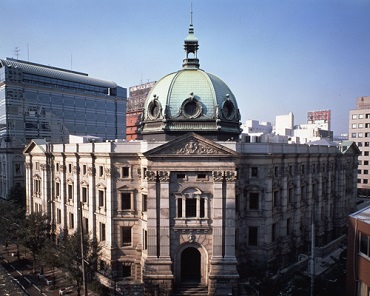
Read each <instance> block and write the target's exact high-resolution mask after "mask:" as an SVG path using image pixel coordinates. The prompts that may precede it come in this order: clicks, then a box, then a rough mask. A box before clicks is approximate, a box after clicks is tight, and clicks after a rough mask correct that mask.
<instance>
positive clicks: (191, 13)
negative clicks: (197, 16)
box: [190, 2, 193, 26]
mask: <svg viewBox="0 0 370 296" xmlns="http://www.w3.org/2000/svg"><path fill="white" fill-rule="evenodd" d="M192 25H193V2H190V26H192Z"/></svg>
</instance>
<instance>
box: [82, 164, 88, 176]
mask: <svg viewBox="0 0 370 296" xmlns="http://www.w3.org/2000/svg"><path fill="white" fill-rule="evenodd" d="M86 173H87V167H86V164H84V165H83V166H82V174H83V175H86Z"/></svg>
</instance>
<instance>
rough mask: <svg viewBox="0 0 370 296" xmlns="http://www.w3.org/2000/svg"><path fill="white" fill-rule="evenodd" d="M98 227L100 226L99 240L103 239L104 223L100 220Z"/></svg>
mask: <svg viewBox="0 0 370 296" xmlns="http://www.w3.org/2000/svg"><path fill="white" fill-rule="evenodd" d="M99 228H100V241H105V224H104V223H101V222H100V223H99Z"/></svg>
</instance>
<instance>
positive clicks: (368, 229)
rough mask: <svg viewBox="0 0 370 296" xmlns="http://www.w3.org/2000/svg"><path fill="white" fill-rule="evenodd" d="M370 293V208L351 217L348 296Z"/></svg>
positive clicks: (360, 295) (348, 246) (349, 226)
mask: <svg viewBox="0 0 370 296" xmlns="http://www.w3.org/2000/svg"><path fill="white" fill-rule="evenodd" d="M369 293H370V207H367V208H364V209H362V210H359V211H358V212H356V213H353V214H352V215H350V216H349V221H348V240H347V281H346V295H348V296H352V295H359V296H368V295H369Z"/></svg>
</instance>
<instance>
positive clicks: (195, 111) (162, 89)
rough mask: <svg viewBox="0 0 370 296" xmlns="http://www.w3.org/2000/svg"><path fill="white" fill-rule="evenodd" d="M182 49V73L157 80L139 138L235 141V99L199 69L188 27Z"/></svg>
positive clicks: (237, 117)
mask: <svg viewBox="0 0 370 296" xmlns="http://www.w3.org/2000/svg"><path fill="white" fill-rule="evenodd" d="M184 49H185V53H186V57H185V59H184V61H183V69H181V70H179V71H177V72H175V73H171V74H168V75H166V76H165V77H163V78H162V79H160V80H159V81H158V82H157V83H156V84H155V86H154V87H153V88H152V90H151V91H150V92H149V94H148V97H147V99H146V101H145V104H144V111H143V116H142V129H141V133H142V135H143V138H144V139H147V140H153V139H158V140H164V139H171V138H173V137H176V136H179V135H181V134H184V133H187V132H196V133H200V134H202V135H203V136H206V137H210V138H212V139H215V140H231V139H233V140H237V139H238V137H239V134H240V133H241V129H240V113H239V109H238V105H237V102H236V99H235V97H234V95H233V93H232V92H231V90H230V88H229V87H228V86H227V85H226V83H225V82H223V81H222V80H221V79H220V78H218V77H217V76H215V75H213V74H210V73H207V72H205V71H203V70H201V69H199V60H198V58H197V51H198V39H197V38H196V37H195V36H194V29H193V26H192V25H190V28H189V35H188V36H187V37H186V38H185V44H184ZM190 55H191V57H189V56H190Z"/></svg>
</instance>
